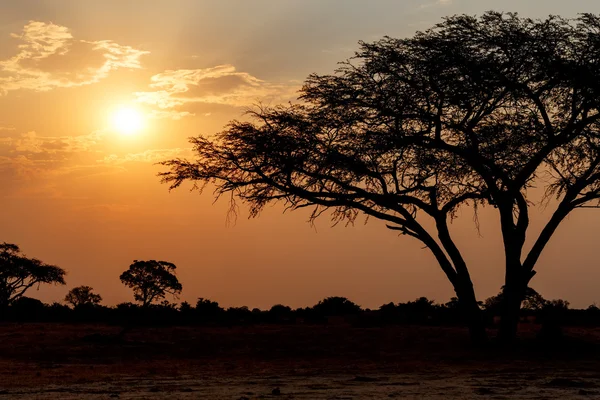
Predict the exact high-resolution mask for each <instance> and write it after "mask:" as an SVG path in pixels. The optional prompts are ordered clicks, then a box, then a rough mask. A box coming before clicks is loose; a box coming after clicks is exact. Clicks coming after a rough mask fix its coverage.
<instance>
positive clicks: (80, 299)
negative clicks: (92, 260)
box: [65, 286, 102, 308]
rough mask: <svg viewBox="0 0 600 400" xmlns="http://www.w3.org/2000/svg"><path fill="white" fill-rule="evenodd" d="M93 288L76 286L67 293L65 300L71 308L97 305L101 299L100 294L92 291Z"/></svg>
mask: <svg viewBox="0 0 600 400" xmlns="http://www.w3.org/2000/svg"><path fill="white" fill-rule="evenodd" d="M93 290H94V289H92V288H91V287H90V286H78V287H76V288H73V289H71V290H70V291H69V293H67V295H66V296H65V301H66V302H67V303H69V304H71V305H72V306H73V308H78V307H82V306H95V305H98V304H100V302H101V301H102V296H100V295H99V294H96V293H94V292H93Z"/></svg>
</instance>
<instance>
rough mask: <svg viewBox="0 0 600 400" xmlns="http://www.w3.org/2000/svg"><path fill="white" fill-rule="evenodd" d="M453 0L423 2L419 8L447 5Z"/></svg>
mask: <svg viewBox="0 0 600 400" xmlns="http://www.w3.org/2000/svg"><path fill="white" fill-rule="evenodd" d="M453 1H454V0H437V1H435V2H433V3H425V4H421V6H420V7H419V8H430V7H435V6H449V5H451V4H452V2H453Z"/></svg>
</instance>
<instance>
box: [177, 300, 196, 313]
mask: <svg viewBox="0 0 600 400" xmlns="http://www.w3.org/2000/svg"><path fill="white" fill-rule="evenodd" d="M179 311H181V312H182V313H184V314H189V313H191V312H192V311H193V308H192V305H191V304H190V303H188V302H187V301H184V302H182V303H181V304H180V305H179Z"/></svg>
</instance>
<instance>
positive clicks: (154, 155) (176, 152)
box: [98, 148, 191, 165]
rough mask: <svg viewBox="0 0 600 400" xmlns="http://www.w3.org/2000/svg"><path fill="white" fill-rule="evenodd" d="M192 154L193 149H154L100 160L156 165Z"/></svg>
mask: <svg viewBox="0 0 600 400" xmlns="http://www.w3.org/2000/svg"><path fill="white" fill-rule="evenodd" d="M190 152H191V148H173V149H154V150H146V151H143V152H140V153H128V154H125V155H122V156H119V155H116V154H111V155H108V156H106V157H104V158H103V159H101V160H98V162H99V163H102V164H113V165H120V164H125V163H128V162H142V163H156V162H159V161H163V160H167V159H170V158H173V157H181V156H183V155H185V154H187V153H190Z"/></svg>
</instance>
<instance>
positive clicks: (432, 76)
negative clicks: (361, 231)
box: [161, 12, 600, 341]
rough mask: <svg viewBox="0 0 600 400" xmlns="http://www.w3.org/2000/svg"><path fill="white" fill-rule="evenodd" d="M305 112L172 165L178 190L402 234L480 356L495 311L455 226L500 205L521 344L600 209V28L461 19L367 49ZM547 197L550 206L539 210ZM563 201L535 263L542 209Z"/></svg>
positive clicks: (238, 125)
mask: <svg viewBox="0 0 600 400" xmlns="http://www.w3.org/2000/svg"><path fill="white" fill-rule="evenodd" d="M300 99H301V100H302V101H303V102H302V103H301V104H290V105H289V106H276V107H272V108H258V109H256V110H253V111H250V112H249V116H250V117H252V119H253V121H250V122H245V121H232V122H231V123H230V124H229V125H228V127H227V128H226V129H225V130H224V131H223V132H221V133H219V134H217V135H216V136H215V137H212V138H206V137H202V136H199V137H196V138H192V139H191V142H192V144H193V146H194V150H195V153H196V159H195V160H191V161H189V160H183V159H174V160H170V161H165V162H163V165H165V166H167V167H169V170H168V171H166V172H164V173H162V174H161V176H162V180H163V182H165V183H168V184H170V187H171V188H176V187H178V186H179V185H181V184H182V183H183V182H184V181H188V180H189V181H193V182H194V183H195V185H197V187H198V188H200V189H202V188H203V187H204V185H206V184H208V183H211V184H214V185H216V195H217V197H218V196H220V195H223V194H228V195H231V198H232V199H233V201H235V199H236V198H237V199H241V200H242V201H243V202H245V203H247V204H248V205H249V206H250V212H251V215H252V216H256V215H258V214H259V212H260V211H261V210H262V208H263V207H264V206H265V205H266V204H268V203H271V202H283V203H284V204H285V205H286V206H287V207H288V208H290V209H298V208H304V207H313V210H314V211H313V214H312V217H313V218H316V217H318V216H319V215H321V214H322V213H323V211H324V210H327V209H329V210H331V211H332V213H331V215H332V216H333V220H334V221H343V220H345V221H349V222H352V221H354V220H355V219H356V218H357V216H358V215H359V214H360V213H363V214H366V215H367V216H370V217H375V218H378V219H381V220H383V221H385V222H387V226H388V227H389V228H390V229H393V230H397V231H398V232H400V233H402V234H404V235H407V236H411V237H413V238H416V239H417V240H419V241H421V242H422V243H424V244H425V246H427V247H428V248H429V249H430V250H431V252H432V254H433V255H434V256H435V258H436V259H437V261H438V263H439V265H440V267H441V269H442V270H443V272H444V273H445V274H446V276H447V278H448V279H449V281H450V282H451V284H452V285H453V287H454V290H455V292H456V295H457V297H458V299H459V302H460V304H461V308H462V309H463V310H464V312H466V314H467V317H468V319H469V321H470V323H469V325H470V328H471V335H472V337H473V339H474V340H483V339H485V330H484V327H483V324H482V323H481V310H480V309H479V307H478V306H477V299H476V296H475V292H474V289H473V284H472V281H471V277H470V274H469V269H468V267H467V263H466V261H465V259H464V257H463V255H462V253H461V250H460V249H459V247H458V246H457V244H456V243H455V241H454V239H453V237H452V235H451V232H450V229H449V223H450V222H451V221H452V219H453V218H454V217H456V216H457V211H458V210H459V209H460V208H461V207H465V206H468V207H475V210H476V209H477V206H482V205H492V206H493V207H494V208H495V209H496V210H497V212H498V214H499V219H500V225H501V234H502V240H503V245H504V256H505V269H506V273H505V289H504V296H503V297H504V302H503V306H502V308H503V311H502V323H501V328H500V335H501V337H502V338H503V339H504V340H507V341H510V340H512V339H513V338H514V337H515V335H516V329H517V323H518V313H519V309H520V306H521V302H522V300H523V298H524V296H525V291H526V288H527V285H528V283H529V281H530V280H531V278H532V277H533V275H534V274H535V271H534V267H535V266H536V262H537V261H538V259H539V257H540V255H541V253H542V250H543V249H544V248H545V246H546V245H547V244H548V242H549V240H550V238H551V237H552V235H553V234H554V232H555V230H556V229H557V228H558V226H559V225H560V223H561V222H562V221H563V220H564V218H565V217H566V216H567V215H568V214H569V213H570V212H572V211H573V210H575V209H577V208H580V207H584V206H594V207H596V206H597V205H598V199H599V198H600V179H599V178H600V168H599V164H600V140H599V133H600V126H599V121H600V111H599V106H600V18H599V17H598V16H595V15H591V14H583V15H581V16H579V17H578V18H576V19H564V18H560V17H556V16H551V17H549V18H547V19H545V20H532V19H527V18H520V17H519V16H518V15H516V14H513V13H508V14H502V13H496V12H488V13H486V14H484V15H483V16H482V17H480V18H476V17H471V16H466V15H458V16H453V17H448V18H446V19H445V20H444V21H443V22H441V23H439V24H437V25H435V26H434V27H433V28H431V29H429V30H427V31H426V32H419V33H417V34H416V35H415V36H414V37H412V38H407V39H393V38H390V37H385V38H383V39H381V40H379V41H377V42H374V43H363V42H361V45H360V50H359V51H358V52H357V53H356V56H355V57H354V58H353V59H351V60H350V61H347V62H345V63H343V64H342V65H341V67H340V68H339V69H338V70H337V72H336V73H335V74H333V75H311V76H309V78H308V79H307V81H306V82H305V84H304V86H303V88H302V91H301V96H300ZM533 187H537V188H543V189H545V193H546V196H545V198H544V199H543V200H541V201H537V202H533V201H532V200H531V196H529V198H528V194H531V189H532V188H533ZM551 199H554V200H553V202H552V205H553V206H554V205H555V204H557V207H556V208H555V210H554V212H553V214H552V216H551V218H550V219H549V221H547V224H546V225H545V226H544V227H543V229H542V231H541V233H540V234H539V235H538V236H537V237H536V238H534V240H533V245H532V247H531V248H530V249H529V250H528V251H525V249H524V245H525V238H526V235H527V234H528V228H529V214H530V208H531V207H534V206H536V203H540V202H545V201H546V202H550V200H551Z"/></svg>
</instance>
